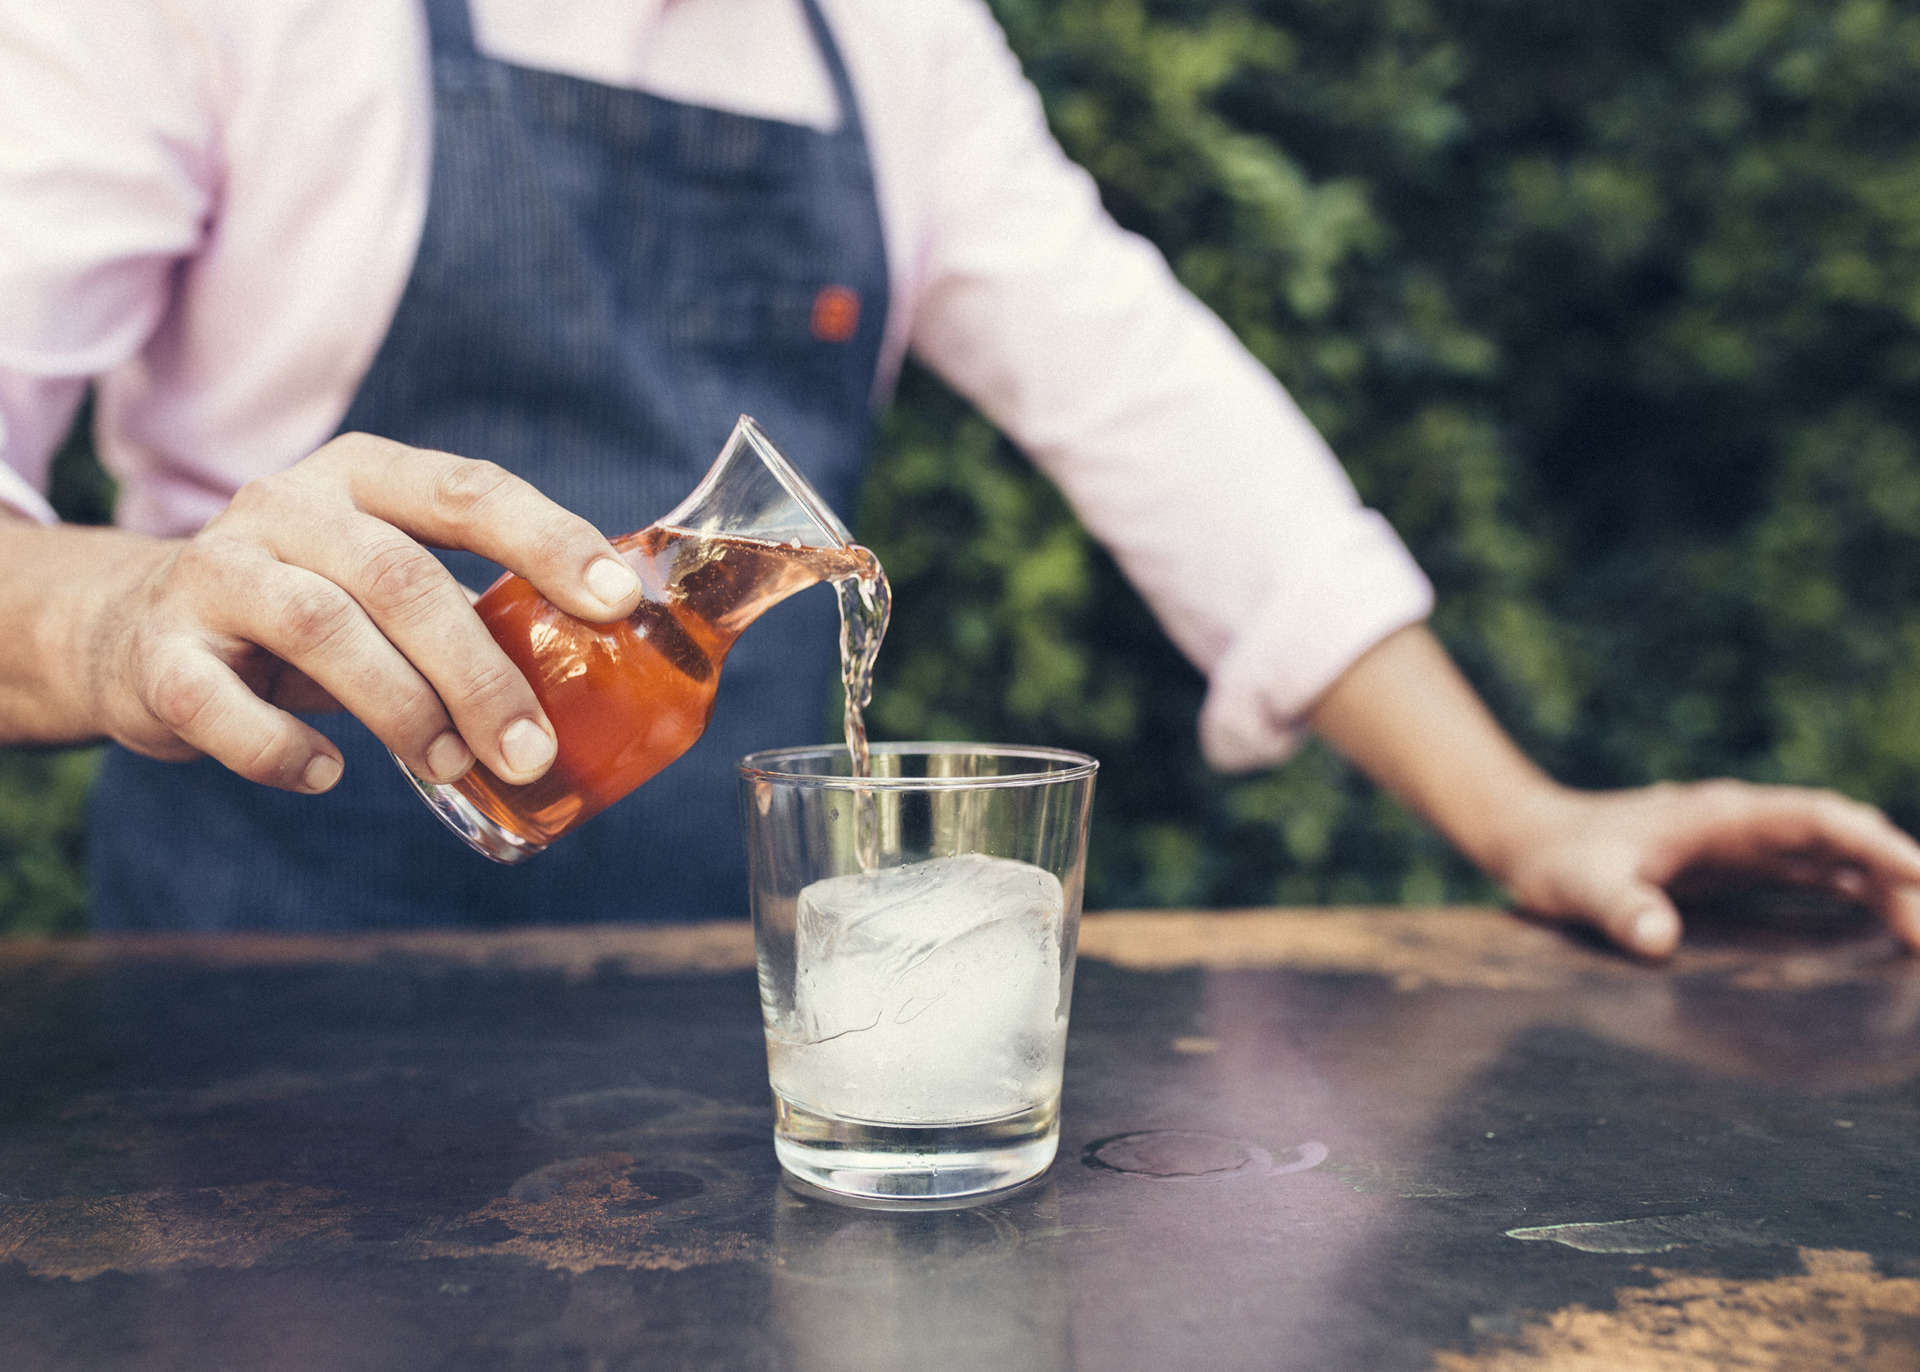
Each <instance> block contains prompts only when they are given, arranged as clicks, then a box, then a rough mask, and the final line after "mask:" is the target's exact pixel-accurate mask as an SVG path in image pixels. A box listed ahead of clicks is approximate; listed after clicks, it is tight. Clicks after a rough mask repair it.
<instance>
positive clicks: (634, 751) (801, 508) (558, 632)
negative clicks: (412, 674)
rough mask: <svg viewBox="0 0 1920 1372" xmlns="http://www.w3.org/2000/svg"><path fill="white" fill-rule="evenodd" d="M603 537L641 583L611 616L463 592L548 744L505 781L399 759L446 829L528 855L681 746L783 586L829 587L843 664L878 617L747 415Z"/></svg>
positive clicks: (854, 566)
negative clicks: (669, 486) (836, 591)
mask: <svg viewBox="0 0 1920 1372" xmlns="http://www.w3.org/2000/svg"><path fill="white" fill-rule="evenodd" d="M613 545H614V547H615V548H617V549H619V551H620V553H621V554H622V555H623V556H624V557H625V558H626V560H627V562H628V564H629V565H631V566H632V567H633V569H634V570H635V571H636V572H637V573H639V576H640V585H641V588H642V598H641V601H640V605H639V608H638V609H636V610H635V611H634V612H633V613H632V614H631V615H629V616H628V617H627V618H626V619H624V620H621V621H619V622H616V623H613V624H591V623H588V622H587V621H585V620H581V619H576V618H574V617H573V616H572V615H569V614H567V613H566V612H565V611H563V610H560V609H559V608H557V607H556V606H555V605H554V604H553V603H552V602H551V601H549V600H547V599H546V597H544V596H542V595H541V594H540V593H539V592H538V591H536V590H534V589H533V587H532V586H531V585H529V584H528V583H527V581H526V580H525V579H524V578H522V577H518V576H514V575H512V574H509V575H506V576H503V577H501V578H500V579H499V580H498V581H496V582H494V583H493V585H492V586H491V587H489V588H488V589H487V592H486V594H484V595H482V596H481V597H480V599H479V600H478V601H477V602H476V603H475V605H474V609H475V610H476V611H477V612H478V613H479V615H480V619H481V621H482V622H483V623H484V624H485V625H486V626H487V629H488V631H489V632H491V633H492V634H493V637H494V639H495V641H497V642H498V643H499V644H500V646H501V647H502V648H503V649H505V650H506V653H507V656H508V657H509V658H511V659H512V660H513V663H514V665H515V666H517V667H518V668H519V669H520V670H521V672H522V673H524V674H525V676H526V678H527V681H528V682H529V683H530V684H531V685H532V686H533V691H534V694H535V695H536V696H537V697H539V700H540V704H541V707H542V708H543V709H544V710H545V711H546V712H547V718H548V720H549V721H551V722H552V724H553V730H554V734H555V736H556V737H557V739H558V742H559V754H558V756H557V757H556V758H555V759H554V763H553V766H552V767H551V768H550V769H549V770H548V771H547V773H546V775H545V776H543V777H541V778H540V779H539V780H537V781H534V782H531V783H529V784H527V785H525V786H513V785H510V784H508V783H506V782H504V781H502V780H500V779H499V778H498V777H496V776H495V775H494V774H493V773H492V772H491V771H489V770H488V769H487V768H486V767H485V766H484V765H483V764H480V763H475V764H474V767H473V769H472V770H471V771H470V772H468V773H467V774H466V776H464V777H462V778H461V779H460V780H459V781H456V782H452V783H448V784H437V783H433V782H427V781H422V780H421V779H420V778H419V777H417V776H415V775H414V774H413V773H412V771H410V770H409V769H408V768H407V767H405V766H404V765H402V767H401V769H400V770H401V771H402V772H403V773H405V775H406V777H407V779H408V780H409V781H411V782H412V783H413V785H414V787H415V788H416V789H417V790H418V791H419V792H420V795H421V797H422V798H423V799H424V800H425V801H426V802H427V804H428V805H429V806H431V807H432V809H433V812H434V813H435V814H437V815H439V816H440V818H441V819H442V820H444V821H445V822H446V824H447V827H448V828H450V829H452V830H453V831H454V833H456V834H458V835H459V836H460V837H461V838H462V839H463V840H465V842H466V843H467V845H468V846H469V847H471V848H473V849H474V850H475V851H476V852H479V853H482V854H484V855H485V856H487V857H490V858H492V859H493V860H494V861H496V862H508V863H511V862H520V861H523V860H524V859H526V858H529V857H531V856H533V855H534V854H535V853H538V852H540V851H541V850H542V849H544V848H545V847H546V846H547V845H548V844H550V843H552V842H553V840H554V839H556V838H558V837H559V836H560V835H561V834H564V833H565V832H567V830H569V829H571V828H573V827H574V826H575V825H578V824H581V823H584V822H585V821H586V820H588V819H591V818H592V817H593V816H594V815H597V814H599V813H600V811H602V810H604V809H605V808H606V807H607V806H609V805H611V804H613V802H614V801H616V800H619V799H620V798H621V797H622V796H624V795H626V794H627V793H628V792H629V791H631V790H633V789H634V788H635V787H637V786H639V785H640V784H641V783H642V782H645V781H647V780H649V779H650V778H651V777H653V776H654V775H655V774H656V773H658V772H659V771H660V770H661V769H662V768H664V767H665V766H666V765H667V764H668V763H670V762H672V761H673V760H674V759H675V758H677V757H679V756H680V755H681V754H682V753H684V752H685V751H686V750H687V749H688V748H690V747H692V746H693V743H694V741H695V740H696V739H698V738H699V737H700V735H701V733H702V732H704V731H705V729H706V727H707V720H708V719H709V718H710V717H711V716H712V713H713V700H714V692H715V690H716V689H717V688H718V686H719V682H720V668H721V664H722V663H723V662H724V660H725V659H726V655H727V650H728V649H729V648H731V647H732V646H733V643H734V640H735V639H737V638H738V637H739V636H740V633H741V631H742V630H744V629H745V628H746V627H747V626H748V625H749V624H751V623H753V621H754V620H755V619H757V618H759V617H760V615H761V614H763V613H764V612H765V611H766V610H768V609H769V608H770V607H772V606H773V605H776V604H778V603H779V602H780V601H782V600H785V599H786V598H787V597H788V596H790V595H793V594H794V593H795V592H797V591H801V590H804V589H805V588H807V587H808V586H812V585H815V584H817V583H818V582H822V581H832V582H835V583H838V584H839V585H840V587H841V592H842V594H841V611H842V618H843V628H842V652H841V656H842V662H843V668H845V667H847V666H848V663H849V652H851V653H852V655H853V657H854V658H864V663H865V665H866V666H868V667H870V665H871V661H872V651H873V650H874V649H876V648H877V647H878V640H879V634H880V632H882V631H883V630H884V629H885V625H886V594H885V585H886V582H885V578H884V577H883V576H881V574H880V564H879V563H878V562H877V561H876V560H875V559H874V556H873V554H872V553H870V552H868V551H867V550H866V549H865V548H862V547H860V546H858V545H857V544H855V543H854V541H853V535H852V534H850V533H848V532H847V527H846V525H844V524H842V523H841V522H840V520H839V518H838V517H837V516H836V515H835V514H834V513H833V511H832V510H830V509H828V508H827V506H826V504H825V503H824V502H823V501H822V500H821V499H820V497H819V495H818V494H816V493H815V492H814V490H813V488H812V487H811V486H809V485H808V484H807V482H806V479H805V478H804V477H802V476H801V475H800V473H799V472H797V471H795V470H794V468H793V466H792V464H791V463H789V462H788V461H787V459H786V458H785V457H783V456H781V454H780V451H779V449H777V448H775V447H774V446H773V444H772V442H771V441H769V440H768V438H767V436H766V434H765V433H763V432H762V431H761V430H760V427H759V426H758V425H757V424H755V423H754V422H753V420H751V419H749V418H748V417H747V416H745V415H742V416H741V417H740V422H739V423H738V424H736V425H735V426H734V430H733V434H732V436H731V437H730V438H728V440H727V444H726V447H725V448H723V449H722V450H721V452H720V456H719V458H718V459H716V460H715V462H714V464H713V466H712V468H711V469H710V470H709V471H708V472H707V474H706V476H705V477H704V478H702V479H701V482H700V484H699V485H698V486H697V487H695V488H694V491H693V494H691V495H689V496H688V497H687V498H686V499H685V500H684V501H682V502H681V503H680V505H679V506H678V507H676V508H675V509H674V510H673V511H672V512H670V513H668V514H666V515H664V516H662V517H661V518H660V519H658V520H656V521H655V522H654V523H652V524H650V525H648V526H647V527H646V528H644V529H641V530H640V531H638V532H637V533H632V534H628V535H627V536H626V537H624V538H616V539H614V540H613ZM850 592H851V593H850ZM856 665H857V664H856ZM861 741H862V743H864V737H863V738H862V740H861ZM395 761H398V759H397V758H396V759H395Z"/></svg>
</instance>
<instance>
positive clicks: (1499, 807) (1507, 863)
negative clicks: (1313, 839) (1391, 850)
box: [1309, 625, 1571, 880]
mask: <svg viewBox="0 0 1920 1372" xmlns="http://www.w3.org/2000/svg"><path fill="white" fill-rule="evenodd" d="M1309 720H1310V722H1311V723H1312V725H1313V728H1314V730H1315V731H1316V732H1318V733H1319V734H1320V735H1321V736H1322V737H1324V738H1325V739H1326V740H1327V741H1328V742H1329V743H1331V744H1332V745H1333V746H1334V747H1335V748H1336V749H1338V750H1339V751H1340V753H1342V754H1343V755H1344V756H1345V757H1346V758H1347V759H1348V760H1350V761H1351V762H1353V763H1354V764H1355V765H1356V766H1358V767H1359V768H1360V769H1361V770H1363V771H1365V772H1366V773H1367V774H1368V775H1369V776H1371V777H1372V778H1373V779H1374V780H1375V781H1377V782H1379V783H1380V785H1382V786H1384V787H1385V788H1386V789H1387V790H1388V791H1390V792H1392V793H1393V795H1395V796H1396V797H1398V798H1399V799H1400V800H1401V801H1402V802H1404V803H1405V804H1406V805H1407V806H1408V807H1410V808H1411V809H1412V810H1413V811H1414V812H1415V813H1417V814H1419V815H1420V816H1421V817H1422V818H1424V819H1425V820H1426V821H1427V822H1428V823H1430V824H1432V825H1433V826H1434V828H1436V829H1438V830H1439V831H1440V832H1441V834H1443V835H1444V836H1445V837H1446V838H1447V839H1448V840H1449V841H1450V842H1451V843H1453V844H1454V846H1455V847H1457V848H1459V849H1460V851H1461V852H1462V853H1464V854H1465V855H1466V856H1467V857H1468V858H1470V859H1471V860H1472V861H1473V862H1474V863H1475V864H1476V865H1478V866H1479V867H1480V868H1481V869H1482V870H1484V871H1486V872H1488V873H1490V874H1492V875H1493V876H1495V877H1496V878H1499V879H1502V880H1504V879H1505V877H1506V873H1507V872H1508V871H1509V870H1510V869H1511V867H1512V864H1513V861H1514V857H1515V855H1516V853H1517V851H1518V850H1519V849H1520V848H1522V847H1523V846H1524V845H1525V843H1526V842H1527V834H1528V833H1529V832H1530V831H1533V830H1535V829H1537V828H1538V827H1540V826H1541V825H1542V824H1545V823H1550V822H1551V821H1552V820H1553V819H1554V818H1556V817H1557V815H1558V812H1559V811H1560V810H1561V809H1563V808H1564V807H1565V805H1566V804H1568V803H1569V801H1570V799H1571V794H1570V793H1569V792H1568V791H1567V790H1566V789H1565V788H1564V787H1561V786H1559V785H1558V784H1557V783H1555V782H1554V781H1553V780H1552V779H1551V778H1550V777H1548V776H1547V775H1546V774H1545V773H1544V772H1542V771H1541V770H1540V769H1539V768H1538V767H1536V766H1534V764H1533V763H1532V762H1530V761H1529V760H1528V759H1527V757H1526V756H1525V755H1524V754H1523V753H1521V751H1520V750H1519V748H1518V747H1516V746H1515V744H1514V742H1513V740H1512V739H1511V738H1509V737H1508V736H1507V734H1506V731H1505V730H1504V729H1502V728H1501V727H1500V725H1499V723H1498V722H1497V721H1496V720H1495V719H1494V717H1493V715H1492V714H1491V713H1490V712H1489V711H1488V710H1487V707H1486V706H1485V705H1484V704H1483V703H1482V702H1481V700H1480V697H1479V696H1478V694H1476V693H1475V691H1474V689H1473V687H1472V686H1471V685H1469V684H1468V682H1467V680H1466V678H1465V677H1464V676H1462V675H1461V674H1460V669H1459V668H1458V667H1456V666H1455V665H1454V663H1453V660H1452V659H1451V658H1450V657H1448V656H1447V651H1446V649H1445V648H1443V647H1441V646H1440V642H1439V640H1438V639H1436V638H1435V637H1434V636H1433V634H1432V633H1431V631H1429V630H1428V629H1427V628H1426V626H1425V625H1413V626H1410V627H1408V628H1405V629H1402V630H1400V631H1398V632H1397V633H1394V634H1391V635H1389V636H1388V637H1387V638H1385V639H1383V640H1382V641H1381V642H1380V643H1378V644H1376V645H1375V646H1374V647H1373V648H1372V649H1370V650H1369V651H1368V652H1367V653H1365V654H1364V655H1362V656H1361V658H1360V659H1359V660H1358V661H1357V662H1355V663H1354V664H1353V665H1352V666H1351V667H1349V668H1348V669H1347V670H1346V672H1345V673H1343V674H1342V675H1341V676H1340V678H1339V679H1338V680H1337V681H1335V682H1334V684H1333V686H1332V687H1331V688H1329V689H1328V691H1327V693H1326V694H1325V695H1324V696H1322V697H1321V699H1320V701H1319V703H1318V704H1317V705H1315V706H1314V708H1313V710H1312V711H1311V713H1310V715H1309Z"/></svg>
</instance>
